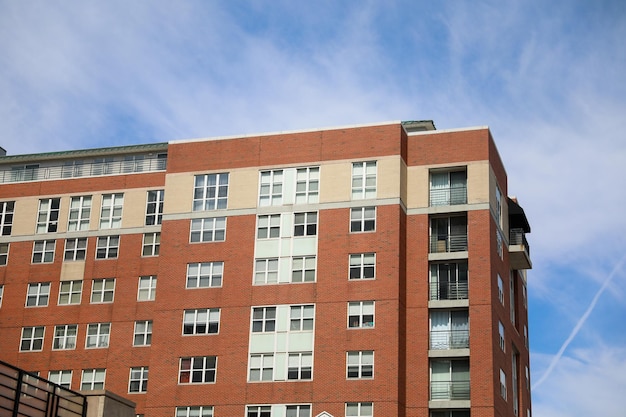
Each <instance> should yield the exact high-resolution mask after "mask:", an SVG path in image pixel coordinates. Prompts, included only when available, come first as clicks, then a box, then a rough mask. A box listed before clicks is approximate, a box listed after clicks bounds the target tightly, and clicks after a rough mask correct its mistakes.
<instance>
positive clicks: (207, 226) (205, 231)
mask: <svg viewBox="0 0 626 417" xmlns="http://www.w3.org/2000/svg"><path fill="white" fill-rule="evenodd" d="M224 239H226V217H209V218H206V219H192V220H191V237H190V242H191V243H197V242H223V241H224Z"/></svg>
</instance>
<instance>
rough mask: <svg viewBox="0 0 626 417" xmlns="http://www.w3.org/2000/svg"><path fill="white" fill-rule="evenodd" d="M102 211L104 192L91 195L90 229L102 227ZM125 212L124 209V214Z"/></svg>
mask: <svg viewBox="0 0 626 417" xmlns="http://www.w3.org/2000/svg"><path fill="white" fill-rule="evenodd" d="M101 211H102V194H93V195H92V196H91V215H90V216H89V230H98V229H100V212H101ZM123 215H124V212H123V211H122V216H123Z"/></svg>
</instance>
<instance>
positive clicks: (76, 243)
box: [63, 237, 87, 261]
mask: <svg viewBox="0 0 626 417" xmlns="http://www.w3.org/2000/svg"><path fill="white" fill-rule="evenodd" d="M86 254H87V238H86V237H78V238H75V239H65V254H64V256H63V260H65V261H84V260H85V256H86Z"/></svg>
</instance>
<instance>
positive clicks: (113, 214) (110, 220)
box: [100, 193, 124, 229]
mask: <svg viewBox="0 0 626 417" xmlns="http://www.w3.org/2000/svg"><path fill="white" fill-rule="evenodd" d="M123 208H124V193H116V194H103V195H102V209H101V210H100V229H119V228H120V227H121V226H122V209H123Z"/></svg>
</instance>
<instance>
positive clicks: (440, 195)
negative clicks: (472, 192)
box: [430, 169, 467, 206]
mask: <svg viewBox="0 0 626 417" xmlns="http://www.w3.org/2000/svg"><path fill="white" fill-rule="evenodd" d="M454 204H467V171H466V170H465V169H463V170H458V169H457V170H452V171H434V172H431V173H430V205H431V206H449V205H454Z"/></svg>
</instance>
